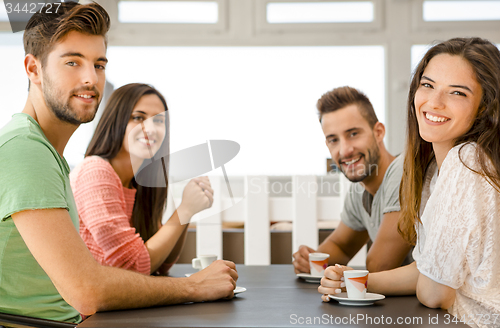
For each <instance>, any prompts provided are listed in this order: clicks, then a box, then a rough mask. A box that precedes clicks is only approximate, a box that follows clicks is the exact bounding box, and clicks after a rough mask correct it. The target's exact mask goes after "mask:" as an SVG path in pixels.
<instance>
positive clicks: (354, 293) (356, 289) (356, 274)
mask: <svg viewBox="0 0 500 328" xmlns="http://www.w3.org/2000/svg"><path fill="white" fill-rule="evenodd" d="M344 282H345V287H346V289H347V298H353V299H364V298H366V287H367V286H368V270H347V271H344Z"/></svg>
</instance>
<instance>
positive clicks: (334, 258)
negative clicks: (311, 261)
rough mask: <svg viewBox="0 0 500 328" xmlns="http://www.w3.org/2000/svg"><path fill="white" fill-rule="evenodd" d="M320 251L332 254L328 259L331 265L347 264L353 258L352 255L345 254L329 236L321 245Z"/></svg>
mask: <svg viewBox="0 0 500 328" xmlns="http://www.w3.org/2000/svg"><path fill="white" fill-rule="evenodd" d="M318 252H321V253H327V254H330V258H329V259H328V264H329V265H335V264H342V265H347V263H348V262H349V261H350V259H351V257H349V256H348V255H347V254H345V253H344V251H343V250H342V249H341V248H340V247H339V246H338V245H337V244H335V243H334V242H332V241H330V240H329V239H328V238H327V239H326V240H325V241H324V242H322V243H321V245H319V247H318Z"/></svg>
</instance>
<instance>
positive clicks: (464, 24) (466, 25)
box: [412, 0, 500, 35]
mask: <svg viewBox="0 0 500 328" xmlns="http://www.w3.org/2000/svg"><path fill="white" fill-rule="evenodd" d="M426 1H431V2H432V1H433V0H413V1H412V5H413V8H412V16H413V17H412V21H413V24H412V25H413V31H426V32H429V31H435V30H440V31H443V30H444V31H446V30H457V31H459V32H460V33H455V34H456V35H458V34H463V32H464V31H467V30H490V31H493V30H497V31H498V30H500V20H471V21H425V20H424V2H426ZM437 1H450V2H451V1H461V0H437ZM464 1H465V0H464Z"/></svg>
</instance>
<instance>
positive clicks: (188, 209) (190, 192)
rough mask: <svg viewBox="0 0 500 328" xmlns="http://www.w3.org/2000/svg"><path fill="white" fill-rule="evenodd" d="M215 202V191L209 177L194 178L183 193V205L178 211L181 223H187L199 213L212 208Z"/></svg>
mask: <svg viewBox="0 0 500 328" xmlns="http://www.w3.org/2000/svg"><path fill="white" fill-rule="evenodd" d="M213 202H214V191H213V189H212V187H211V185H210V180H208V177H198V178H194V179H192V180H191V181H189V182H188V184H187V185H186V187H185V188H184V192H183V193H182V203H181V205H179V208H178V209H177V213H178V214H179V219H180V221H181V223H183V224H184V223H187V222H189V220H191V217H192V216H193V215H195V214H196V213H198V212H201V211H203V210H205V209H207V208H210V207H211V206H212V204H213Z"/></svg>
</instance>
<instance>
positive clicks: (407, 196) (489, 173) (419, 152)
mask: <svg viewBox="0 0 500 328" xmlns="http://www.w3.org/2000/svg"><path fill="white" fill-rule="evenodd" d="M439 54H449V55H453V56H460V57H462V58H463V59H465V60H466V61H468V62H469V64H470V65H471V66H472V68H473V70H474V72H475V75H476V76H475V77H476V80H477V81H478V82H479V84H480V85H481V88H482V91H483V96H482V99H481V103H480V104H479V108H478V111H477V115H476V117H475V119H474V123H473V124H472V126H471V128H470V130H469V131H468V132H466V133H465V134H464V135H462V136H460V137H459V138H457V139H456V140H455V141H454V145H455V146H456V145H459V144H462V143H471V142H475V143H477V145H478V147H477V152H476V159H477V161H478V163H479V164H480V168H481V170H480V171H476V170H473V169H472V168H470V167H469V166H467V165H466V164H465V163H464V162H463V160H462V158H461V157H460V160H461V161H462V163H463V164H464V165H465V166H466V167H467V168H469V169H470V170H472V171H474V172H475V173H477V174H480V175H482V176H483V177H485V178H486V179H487V180H488V182H489V183H490V184H491V185H492V186H493V188H495V189H496V190H498V191H499V192H500V52H499V50H498V48H497V47H496V46H495V45H493V44H492V43H491V42H489V41H487V40H484V39H481V38H454V39H450V40H448V41H444V42H441V43H439V44H437V45H435V46H433V47H432V48H431V49H429V50H428V51H427V53H426V54H425V56H424V58H423V59H422V60H421V61H420V63H419V64H418V66H417V68H416V69H415V72H414V74H413V79H412V81H411V85H410V92H409V94H408V104H407V108H408V114H407V115H408V116H407V137H406V154H405V160H404V170H403V177H402V181H401V188H400V191H399V200H400V203H401V217H400V220H399V224H398V231H399V233H400V234H401V235H402V236H403V238H404V239H406V240H407V241H408V242H409V243H411V244H412V245H415V243H416V237H417V235H416V230H415V226H416V224H417V223H418V224H421V223H422V222H421V220H420V217H419V210H420V201H421V194H422V188H423V181H424V176H425V171H426V169H427V167H428V165H429V164H430V162H431V161H432V160H433V158H434V151H433V148H432V143H429V142H427V141H425V140H423V139H422V137H420V134H419V129H418V122H417V117H416V114H415V102H414V101H415V93H416V92H417V89H418V87H419V85H420V79H421V77H422V74H423V72H424V70H425V68H426V67H427V65H428V64H429V61H430V60H431V59H432V58H433V57H435V56H436V55H439ZM461 149H462V148H460V150H461ZM460 150H459V156H460ZM488 162H491V163H492V164H493V165H492V166H490V165H488Z"/></svg>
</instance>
